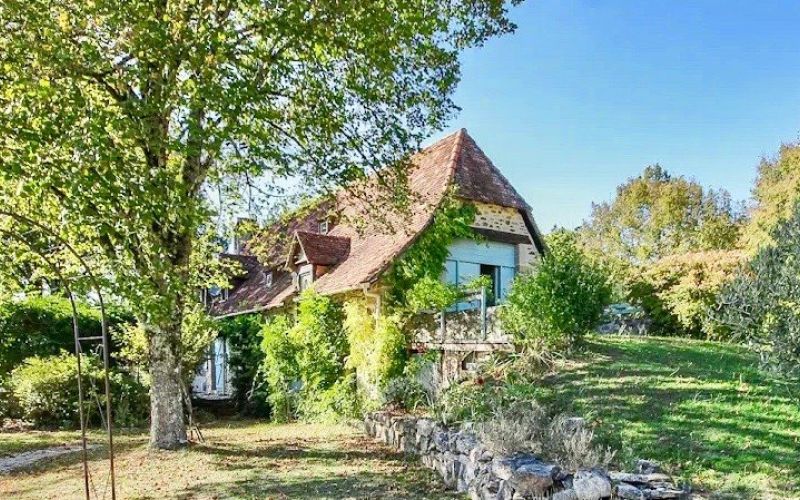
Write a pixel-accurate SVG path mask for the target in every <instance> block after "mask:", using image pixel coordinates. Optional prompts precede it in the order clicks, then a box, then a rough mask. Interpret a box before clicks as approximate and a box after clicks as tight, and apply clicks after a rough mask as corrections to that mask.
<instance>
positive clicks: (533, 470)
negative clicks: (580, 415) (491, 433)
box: [364, 412, 691, 500]
mask: <svg viewBox="0 0 800 500" xmlns="http://www.w3.org/2000/svg"><path fill="white" fill-rule="evenodd" d="M577 420H581V419H577ZM581 421H582V420H581ZM364 427H365V431H366V433H367V434H368V435H370V436H372V437H374V438H376V439H379V440H381V441H383V442H384V443H386V444H388V445H390V446H392V447H394V448H395V449H397V450H400V451H403V452H405V453H408V454H412V455H418V456H419V457H420V459H421V460H422V463H424V464H425V465H426V466H427V467H429V468H431V469H433V470H435V471H436V472H438V473H439V475H440V476H441V477H442V479H443V481H444V484H445V486H446V487H447V488H449V489H453V490H456V491H459V492H462V493H468V494H469V496H470V498H472V499H473V500H489V499H498V500H512V499H514V500H516V499H552V500H605V499H612V498H614V499H616V498H619V499H624V500H634V499H635V500H645V499H690V498H691V494H690V493H689V492H688V491H687V490H683V489H680V488H678V487H676V486H675V483H674V482H673V481H672V479H671V478H670V477H669V476H668V475H666V474H663V473H661V471H660V469H659V467H658V464H655V463H653V462H650V461H646V460H640V461H639V462H638V463H637V466H636V468H637V470H636V472H635V473H621V472H608V471H606V470H603V469H586V470H578V471H577V472H575V473H570V472H568V471H564V470H562V469H561V468H560V467H559V466H558V465H556V464H551V463H547V462H544V461H542V460H539V459H538V458H536V457H535V456H533V455H529V454H517V455H513V456H499V455H495V454H494V453H492V452H491V451H490V450H489V449H488V448H487V447H486V446H485V445H483V444H482V443H481V442H480V439H479V438H478V435H477V433H475V432H474V431H473V430H472V429H471V426H469V425H465V426H462V427H461V428H458V429H455V428H447V427H444V426H442V425H440V424H438V423H436V422H435V421H434V420H432V419H430V418H424V417H414V416H410V415H396V414H392V413H390V412H375V413H371V414H368V415H366V417H365V419H364Z"/></svg>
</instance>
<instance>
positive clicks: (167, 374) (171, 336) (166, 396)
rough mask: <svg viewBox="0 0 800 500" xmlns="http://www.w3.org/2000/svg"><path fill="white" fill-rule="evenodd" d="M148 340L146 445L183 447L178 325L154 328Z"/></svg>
mask: <svg viewBox="0 0 800 500" xmlns="http://www.w3.org/2000/svg"><path fill="white" fill-rule="evenodd" d="M149 337H150V379H151V380H150V446H151V447H153V448H158V449H162V450H174V449H176V448H181V447H184V446H186V444H187V439H186V421H185V420H184V415H183V391H182V385H183V381H182V380H181V371H180V358H179V356H178V345H179V342H180V322H178V323H177V324H174V323H173V324H172V325H169V326H166V327H162V328H156V329H154V331H152V332H151V333H150V335H149Z"/></svg>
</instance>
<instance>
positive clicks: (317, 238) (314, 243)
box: [289, 231, 350, 266]
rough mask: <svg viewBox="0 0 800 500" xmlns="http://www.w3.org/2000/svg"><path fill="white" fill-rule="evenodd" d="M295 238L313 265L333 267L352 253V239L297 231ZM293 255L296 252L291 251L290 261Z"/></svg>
mask: <svg viewBox="0 0 800 500" xmlns="http://www.w3.org/2000/svg"><path fill="white" fill-rule="evenodd" d="M295 236H296V240H295V241H297V243H298V245H299V246H300V249H301V250H302V251H303V254H304V255H305V257H306V260H307V261H308V262H309V263H311V264H319V265H322V266H332V265H334V264H338V263H339V262H341V261H343V260H344V259H346V258H347V256H348V254H349V253H350V238H343V237H341V236H332V235H329V234H319V233H309V232H308V231H297V232H295ZM293 247H294V245H293ZM293 254H294V252H293V251H292V250H290V255H289V258H290V259H291V258H293ZM290 264H292V263H290Z"/></svg>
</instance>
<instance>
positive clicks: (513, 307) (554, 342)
mask: <svg viewBox="0 0 800 500" xmlns="http://www.w3.org/2000/svg"><path fill="white" fill-rule="evenodd" d="M548 246H549V248H550V251H549V252H548V253H547V254H545V256H544V257H543V258H542V261H541V263H540V264H539V266H538V269H537V270H536V272H535V273H533V274H524V275H520V276H518V277H517V278H516V279H515V280H514V283H513V285H512V287H511V291H510V292H509V294H508V298H507V301H506V305H505V306H504V307H503V309H502V310H501V321H502V323H503V328H504V329H505V330H506V331H508V332H510V333H512V334H514V336H515V338H516V340H517V342H518V343H520V344H521V345H523V346H527V347H529V348H530V347H535V348H542V347H545V348H549V347H553V346H569V345H572V344H573V343H575V342H576V341H577V340H579V339H580V338H581V337H582V336H583V334H584V333H585V332H586V331H588V330H590V329H591V328H592V327H594V326H595V325H596V324H597V322H598V320H599V319H600V317H601V315H602V312H603V308H604V307H605V306H606V305H607V304H608V302H609V299H610V298H611V287H610V285H609V283H608V281H607V279H606V277H605V273H604V272H603V270H602V269H601V268H600V267H599V266H598V265H596V264H594V263H593V262H591V261H590V260H589V259H588V258H587V257H586V255H584V254H583V253H582V252H581V251H580V250H579V249H578V247H577V245H576V243H575V236H574V235H573V234H571V233H566V232H560V233H555V234H553V235H551V238H550V241H549V242H548Z"/></svg>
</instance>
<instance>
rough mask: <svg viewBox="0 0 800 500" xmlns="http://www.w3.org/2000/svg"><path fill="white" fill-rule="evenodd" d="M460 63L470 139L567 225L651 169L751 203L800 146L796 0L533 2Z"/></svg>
mask: <svg viewBox="0 0 800 500" xmlns="http://www.w3.org/2000/svg"><path fill="white" fill-rule="evenodd" d="M512 19H513V20H514V21H515V22H516V23H517V24H518V30H517V32H516V33H515V34H513V35H510V36H506V37H503V38H498V39H494V40H491V41H490V42H488V43H487V44H486V45H485V46H484V47H482V48H480V49H474V50H470V51H468V52H466V53H464V54H463V56H462V62H463V68H462V81H461V84H460V86H459V88H458V91H457V92H456V96H455V100H456V103H457V104H458V105H459V106H461V107H462V111H461V112H460V113H459V114H458V116H457V117H456V118H454V119H453V121H452V128H453V129H456V128H460V127H466V128H467V129H468V130H469V132H470V134H471V135H472V136H473V137H474V138H475V140H476V141H477V142H478V144H479V145H480V146H481V147H482V148H483V149H484V151H486V153H487V154H488V155H489V156H490V158H492V159H493V161H494V162H495V164H496V165H497V166H499V167H500V169H501V170H502V171H503V173H504V174H505V175H506V176H507V177H508V178H509V179H510V180H511V182H512V183H513V184H514V185H515V186H516V187H517V189H518V190H519V191H520V192H521V193H522V194H523V196H525V198H526V199H527V200H528V202H529V203H530V204H531V205H532V206H533V209H534V216H535V217H536V219H537V221H538V223H539V225H540V227H541V228H542V229H543V230H545V231H549V230H550V229H551V228H552V226H553V225H554V224H558V225H563V226H567V227H572V226H575V225H577V224H579V223H580V222H581V220H582V219H583V218H585V217H586V216H587V215H588V214H589V210H590V206H591V202H592V201H601V200H606V199H609V198H610V197H611V196H612V195H613V192H614V189H615V187H616V186H617V185H618V184H620V183H621V182H623V181H624V180H625V179H627V178H628V177H632V176H635V175H638V173H640V172H641V170H642V169H643V168H644V166H646V165H648V164H650V163H655V162H658V163H661V165H662V166H664V167H665V168H666V169H667V170H669V171H670V172H672V173H674V174H682V175H685V176H688V177H691V178H694V179H696V180H698V181H699V182H701V183H702V184H704V185H706V186H712V187H717V188H719V187H724V188H726V189H728V190H729V191H730V192H731V193H732V195H733V196H734V198H736V199H746V198H747V197H748V196H749V193H750V188H751V186H752V182H753V180H754V178H755V175H756V168H757V165H758V162H759V159H760V158H761V157H762V156H765V155H766V156H772V155H774V154H775V152H776V151H777V149H778V147H779V146H780V144H781V142H787V141H795V140H797V139H798V137H800V1H797V0H787V1H777V0H776V1H761V0H759V1H711V0H699V1H689V0H686V1H666V0H664V1H653V0H647V1H640V0H628V1H622V0H614V1H611V0H574V1H556V0H539V1H535V0H534V1H528V2H526V3H524V4H523V5H521V6H518V7H516V8H514V9H513V11H512Z"/></svg>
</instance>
